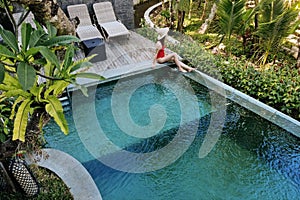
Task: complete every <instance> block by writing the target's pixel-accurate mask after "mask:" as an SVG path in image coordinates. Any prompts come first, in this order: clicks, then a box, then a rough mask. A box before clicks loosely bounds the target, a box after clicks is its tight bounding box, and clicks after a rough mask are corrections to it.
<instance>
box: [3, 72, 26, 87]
mask: <svg viewBox="0 0 300 200" xmlns="http://www.w3.org/2000/svg"><path fill="white" fill-rule="evenodd" d="M3 84H4V85H6V86H9V87H12V88H16V89H22V86H21V84H20V83H19V81H18V79H16V78H14V77H13V76H11V75H10V74H8V73H7V72H6V73H5V76H4V80H3Z"/></svg>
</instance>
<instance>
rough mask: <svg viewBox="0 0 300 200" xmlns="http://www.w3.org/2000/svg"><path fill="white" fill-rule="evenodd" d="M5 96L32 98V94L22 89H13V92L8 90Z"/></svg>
mask: <svg viewBox="0 0 300 200" xmlns="http://www.w3.org/2000/svg"><path fill="white" fill-rule="evenodd" d="M5 96H7V97H18V96H22V97H27V98H29V97H30V96H31V94H30V93H28V92H26V91H24V90H22V89H12V90H8V91H6V92H5Z"/></svg>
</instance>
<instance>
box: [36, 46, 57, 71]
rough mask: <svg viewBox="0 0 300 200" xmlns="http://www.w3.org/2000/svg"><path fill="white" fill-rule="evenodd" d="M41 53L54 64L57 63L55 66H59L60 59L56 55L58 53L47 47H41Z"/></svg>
mask: <svg viewBox="0 0 300 200" xmlns="http://www.w3.org/2000/svg"><path fill="white" fill-rule="evenodd" d="M40 52H41V54H42V55H43V56H44V57H45V58H46V59H47V60H48V61H49V62H51V63H52V64H54V65H55V67H57V68H59V61H58V59H57V57H56V55H55V54H54V53H53V52H52V51H51V50H50V49H48V48H47V47H40Z"/></svg>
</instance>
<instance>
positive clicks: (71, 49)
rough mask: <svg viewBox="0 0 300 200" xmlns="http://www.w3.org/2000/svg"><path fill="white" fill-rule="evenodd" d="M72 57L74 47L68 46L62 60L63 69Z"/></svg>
mask: <svg viewBox="0 0 300 200" xmlns="http://www.w3.org/2000/svg"><path fill="white" fill-rule="evenodd" d="M73 57H74V47H73V46H69V47H68V49H67V51H66V53H65V59H64V61H63V69H64V70H66V69H68V67H69V66H70V65H71V63H72V60H73Z"/></svg>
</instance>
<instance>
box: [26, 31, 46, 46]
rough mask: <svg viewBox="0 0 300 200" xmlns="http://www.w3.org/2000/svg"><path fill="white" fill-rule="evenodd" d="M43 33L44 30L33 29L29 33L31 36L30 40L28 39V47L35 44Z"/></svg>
mask: <svg viewBox="0 0 300 200" xmlns="http://www.w3.org/2000/svg"><path fill="white" fill-rule="evenodd" d="M45 34H46V33H45V31H44V30H39V29H38V30H34V31H33V32H32V34H31V37H30V40H29V47H34V46H36V45H37V44H38V43H39V42H40V40H41V39H42V38H43V36H44V35H45Z"/></svg>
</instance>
